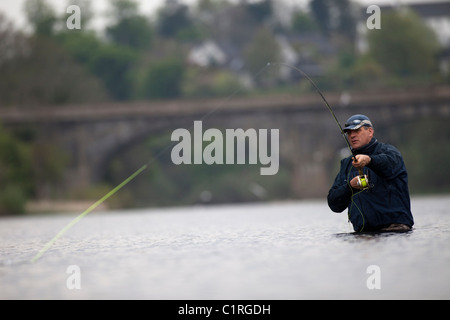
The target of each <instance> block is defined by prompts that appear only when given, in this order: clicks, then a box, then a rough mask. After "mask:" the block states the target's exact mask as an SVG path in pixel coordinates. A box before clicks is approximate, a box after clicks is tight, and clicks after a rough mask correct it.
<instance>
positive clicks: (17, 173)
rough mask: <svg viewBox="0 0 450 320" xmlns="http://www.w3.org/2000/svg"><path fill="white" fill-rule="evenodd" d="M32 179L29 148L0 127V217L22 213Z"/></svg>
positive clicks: (29, 192) (30, 190) (29, 194)
mask: <svg viewBox="0 0 450 320" xmlns="http://www.w3.org/2000/svg"><path fill="white" fill-rule="evenodd" d="M32 179H33V176H32V170H31V158H30V149H29V147H28V146H27V145H26V144H24V143H22V142H20V141H19V140H17V139H15V138H14V137H12V136H11V135H9V134H8V133H6V132H5V131H4V130H2V128H1V127H0V190H2V192H1V193H0V215H4V214H14V213H23V212H24V209H25V203H26V200H27V199H28V198H29V197H30V196H31V194H32V188H33V186H32V182H31V181H32Z"/></svg>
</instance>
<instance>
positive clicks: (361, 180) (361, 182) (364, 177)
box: [268, 62, 369, 190]
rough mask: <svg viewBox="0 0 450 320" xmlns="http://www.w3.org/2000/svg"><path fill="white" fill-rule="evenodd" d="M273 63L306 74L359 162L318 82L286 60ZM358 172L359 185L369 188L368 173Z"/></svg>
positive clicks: (360, 170) (354, 157)
mask: <svg viewBox="0 0 450 320" xmlns="http://www.w3.org/2000/svg"><path fill="white" fill-rule="evenodd" d="M271 64H274V65H282V66H285V67H288V68H291V69H293V70H296V71H298V72H300V74H302V75H303V76H304V77H305V78H306V79H307V80H308V81H309V82H310V83H311V84H312V85H313V87H314V88H315V89H316V91H317V93H318V94H319V95H320V97H321V98H322V100H323V102H325V106H326V107H327V108H328V110H329V111H330V113H331V115H332V116H333V118H334V121H335V122H336V124H337V126H338V128H339V130H340V131H341V135H342V137H343V138H344V140H345V143H346V144H347V147H348V149H349V150H350V152H351V154H352V155H353V160H354V161H355V162H357V160H356V153H355V150H353V149H352V147H351V146H350V142H348V139H347V136H346V134H345V132H344V130H343V129H342V126H341V124H340V123H339V120H338V118H337V117H336V114H335V113H334V111H333V109H332V108H331V106H330V104H329V103H328V101H327V99H325V96H324V95H323V93H322V91H320V89H319V87H318V86H317V85H316V83H315V82H314V81H313V80H312V79H311V78H310V77H309V76H308V75H307V74H306V73H305V72H304V71H303V70H301V69H300V68H297V67H295V66H292V65H289V64H287V63H284V62H275V63H270V62H269V63H268V65H271ZM358 173H359V176H358V185H359V186H361V188H362V190H366V189H369V179H368V177H367V175H365V174H364V173H363V171H362V169H361V168H358Z"/></svg>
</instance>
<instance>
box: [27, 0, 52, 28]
mask: <svg viewBox="0 0 450 320" xmlns="http://www.w3.org/2000/svg"><path fill="white" fill-rule="evenodd" d="M25 13H26V15H27V18H28V21H29V22H30V24H31V26H32V27H33V29H34V33H35V34H36V35H43V36H50V35H52V34H53V31H54V27H55V24H56V22H57V20H58V19H57V17H56V14H55V11H54V10H53V8H52V7H51V6H50V5H49V4H48V3H47V2H46V1H45V0H27V1H26V2H25Z"/></svg>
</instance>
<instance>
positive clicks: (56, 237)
mask: <svg viewBox="0 0 450 320" xmlns="http://www.w3.org/2000/svg"><path fill="white" fill-rule="evenodd" d="M146 168H147V164H145V165H143V166H142V167H140V168H139V169H138V170H137V171H136V172H134V173H133V174H132V175H130V176H129V177H128V178H126V179H125V180H124V181H123V182H122V183H120V184H119V185H118V186H117V187H115V188H114V189H112V190H111V191H110V192H108V193H107V194H105V195H104V196H103V197H102V198H101V199H100V200H98V201H97V202H95V203H94V204H93V205H91V206H90V207H89V208H88V209H86V211H84V212H83V213H82V214H80V215H79V216H78V217H76V218H75V219H73V220H72V221H71V222H70V223H69V224H68V225H66V226H65V227H64V228H63V229H62V230H61V231H60V232H58V234H57V235H56V236H54V237H53V239H51V240H50V241H49V242H47V243H46V245H45V246H44V247H43V248H42V249H41V250H40V251H39V252H38V253H37V254H36V255H35V256H34V258H33V259H32V260H31V262H32V263H34V262H36V261H37V260H39V258H40V257H41V256H42V255H43V254H44V253H45V252H46V251H47V250H48V249H49V248H50V247H51V246H52V245H53V243H55V241H56V240H58V239H59V238H60V237H61V236H62V235H63V234H64V233H66V231H67V230H69V229H70V228H72V227H73V226H74V225H75V224H76V223H77V222H78V221H80V220H81V219H82V218H83V217H84V216H85V215H87V214H88V213H90V212H92V211H93V210H94V209H95V208H97V207H98V206H99V205H101V204H102V203H103V202H105V201H106V200H107V199H108V198H110V197H111V196H112V195H114V194H115V193H116V192H117V191H119V190H120V189H121V188H122V187H123V186H125V185H126V184H127V183H129V182H130V181H131V180H133V179H134V178H136V177H137V176H138V175H139V174H140V173H141V172H142V171H144V170H145V169H146Z"/></svg>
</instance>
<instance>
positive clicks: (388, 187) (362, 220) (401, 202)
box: [328, 138, 414, 232]
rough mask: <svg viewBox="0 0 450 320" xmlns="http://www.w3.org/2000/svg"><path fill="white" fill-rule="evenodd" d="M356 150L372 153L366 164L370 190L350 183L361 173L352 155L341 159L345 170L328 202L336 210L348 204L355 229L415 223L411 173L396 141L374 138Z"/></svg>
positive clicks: (356, 152) (375, 228)
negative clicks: (412, 210)
mask: <svg viewBox="0 0 450 320" xmlns="http://www.w3.org/2000/svg"><path fill="white" fill-rule="evenodd" d="M355 154H365V155H368V156H370V158H371V161H370V163H369V164H368V165H367V166H366V167H364V169H363V171H364V174H366V175H367V176H368V180H369V186H370V188H369V189H368V190H364V191H361V190H358V189H354V188H352V187H351V186H350V180H352V179H353V178H354V177H355V176H356V175H358V170H357V169H356V168H354V167H353V166H352V157H351V156H350V157H348V158H345V159H342V160H341V170H340V172H339V173H338V175H337V176H336V179H335V181H334V184H333V186H332V187H331V189H330V191H329V193H328V206H329V207H330V209H331V210H332V211H334V212H342V211H344V210H345V209H346V208H348V216H349V220H350V221H351V223H352V224H353V229H354V230H355V231H358V232H361V231H375V230H378V229H380V228H383V227H386V226H388V225H390V224H392V223H401V224H406V225H408V226H410V227H412V226H413V224H414V220H413V216H412V213H411V202H410V198H409V190H408V174H407V172H406V167H405V164H404V163H403V158H402V156H401V154H400V152H399V151H398V150H397V149H396V148H395V147H394V146H392V145H389V144H385V143H381V142H378V141H377V140H376V139H375V138H373V139H372V140H371V141H370V143H369V144H367V145H366V146H364V147H361V148H359V149H355Z"/></svg>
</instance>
